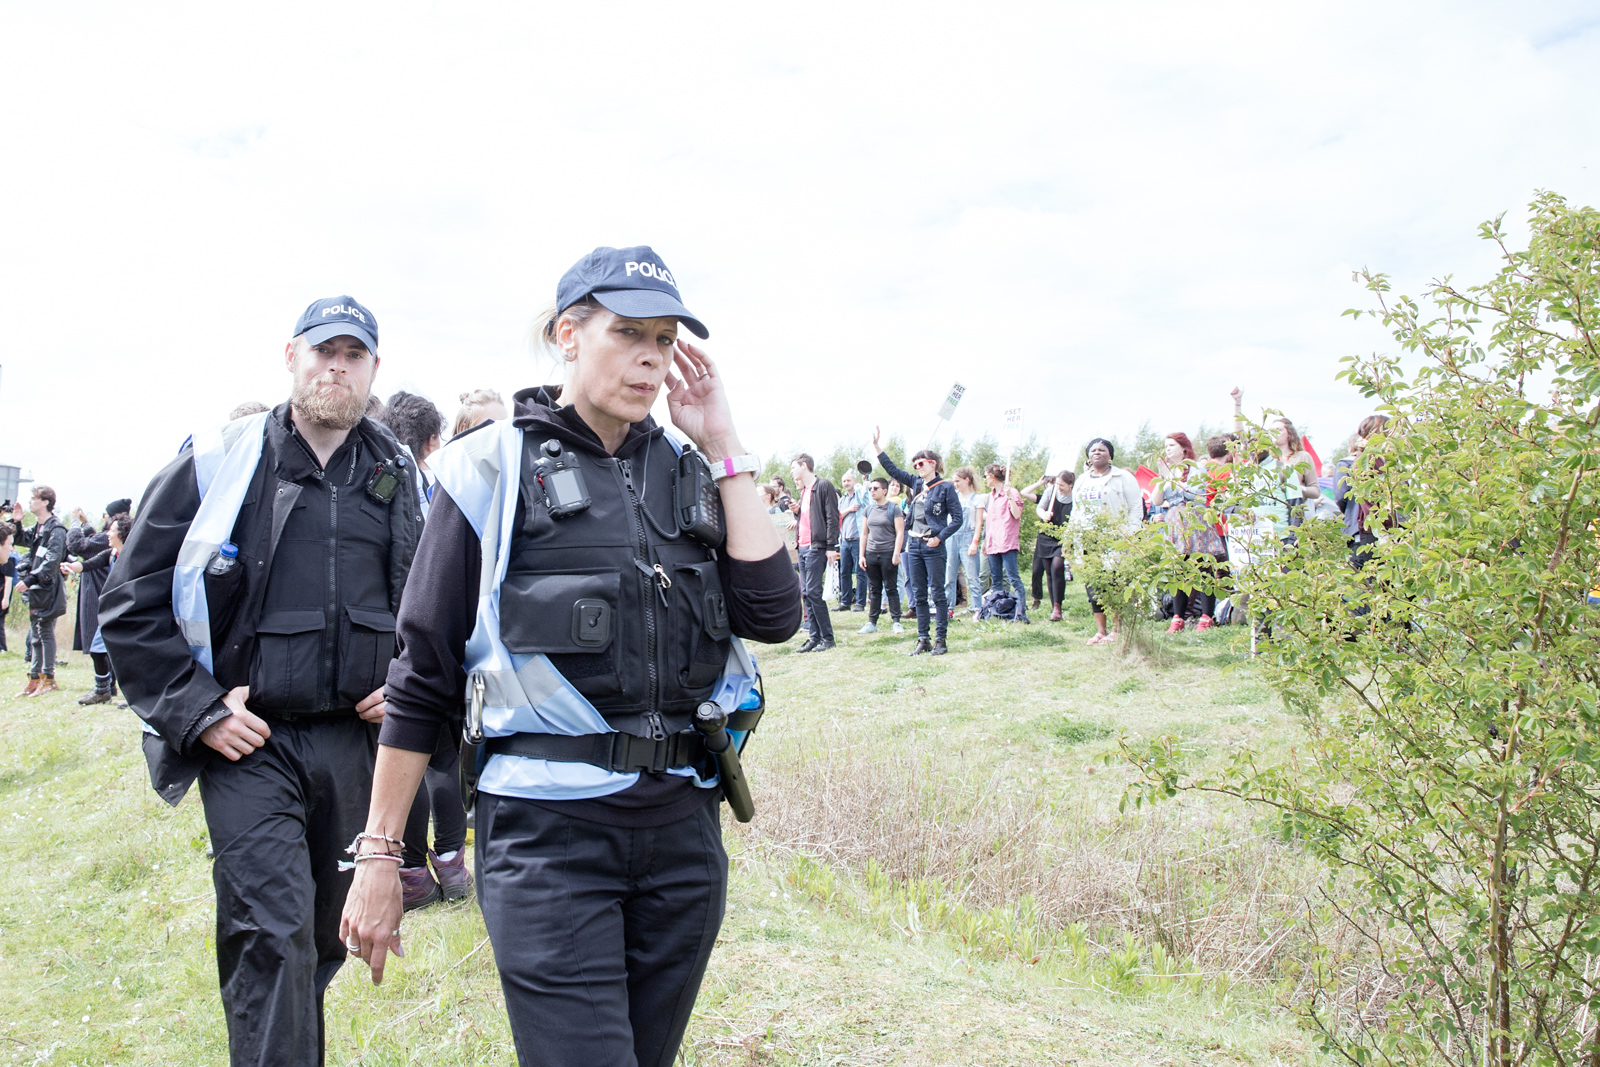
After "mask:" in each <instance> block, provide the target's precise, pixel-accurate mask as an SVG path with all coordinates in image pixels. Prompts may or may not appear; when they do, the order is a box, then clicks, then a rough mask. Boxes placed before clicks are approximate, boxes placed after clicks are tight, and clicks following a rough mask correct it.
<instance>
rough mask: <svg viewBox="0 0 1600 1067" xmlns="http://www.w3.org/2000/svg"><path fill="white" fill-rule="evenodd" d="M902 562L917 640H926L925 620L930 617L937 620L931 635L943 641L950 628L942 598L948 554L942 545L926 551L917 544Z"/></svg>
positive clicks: (926, 624)
mask: <svg viewBox="0 0 1600 1067" xmlns="http://www.w3.org/2000/svg"><path fill="white" fill-rule="evenodd" d="M901 558H902V559H903V560H904V562H905V565H906V574H907V575H908V576H909V577H910V586H911V606H912V607H913V608H915V609H916V612H917V636H918V637H927V636H928V618H929V616H930V615H933V616H937V618H936V619H935V620H934V622H935V623H936V625H935V626H934V628H933V632H934V633H935V634H936V635H937V636H939V637H943V636H944V635H945V631H946V630H947V629H948V628H949V626H950V605H949V604H948V603H946V602H945V598H944V565H945V561H946V559H948V558H949V554H948V553H947V552H946V551H945V548H944V542H942V541H941V542H940V543H939V547H938V548H926V547H923V546H922V545H921V542H917V543H916V544H915V545H913V546H912V547H911V548H909V549H907V550H906V552H905V554H904V555H903V556H902V557H901ZM930 600H931V601H932V605H931V606H930V604H929V601H930Z"/></svg>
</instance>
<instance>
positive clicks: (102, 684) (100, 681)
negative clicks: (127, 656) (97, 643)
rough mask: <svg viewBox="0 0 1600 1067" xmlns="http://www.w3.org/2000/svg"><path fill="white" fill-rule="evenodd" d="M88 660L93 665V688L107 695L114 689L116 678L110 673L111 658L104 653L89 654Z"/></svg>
mask: <svg viewBox="0 0 1600 1067" xmlns="http://www.w3.org/2000/svg"><path fill="white" fill-rule="evenodd" d="M89 660H90V662H92V663H93V664H94V687H95V688H96V689H98V690H101V691H103V692H107V693H109V692H111V691H112V690H113V689H115V688H116V687H117V676H116V675H115V674H113V673H112V671H111V657H110V656H108V655H106V654H105V653H104V652H91V653H89Z"/></svg>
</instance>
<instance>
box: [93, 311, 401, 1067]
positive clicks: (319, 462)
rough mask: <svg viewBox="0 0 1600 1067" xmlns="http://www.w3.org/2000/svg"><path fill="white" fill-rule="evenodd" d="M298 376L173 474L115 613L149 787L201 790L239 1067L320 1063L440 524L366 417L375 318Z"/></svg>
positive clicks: (159, 491)
mask: <svg viewBox="0 0 1600 1067" xmlns="http://www.w3.org/2000/svg"><path fill="white" fill-rule="evenodd" d="M284 362H285V365H286V366H287V368H288V370H289V373H290V374H291V375H292V376H293V379H294V386H293V391H292V393H291V395H290V399H289V401H288V403H285V404H280V405H279V406H278V407H276V408H274V409H273V410H272V411H270V412H262V413H259V414H255V415H251V416H248V417H246V418H241V419H238V420H235V421H233V422H230V423H228V424H227V425H226V426H225V427H223V428H221V429H220V430H218V431H213V432H211V433H209V434H198V435H196V436H195V437H193V438H191V439H190V440H189V442H186V443H185V445H184V448H183V449H182V451H181V452H180V453H179V454H178V457H177V459H175V460H173V461H172V462H171V463H170V464H168V465H167V467H166V469H165V470H163V471H162V472H161V473H160V474H158V475H156V477H155V480H154V481H152V482H151V483H150V487H149V488H148V489H147V490H146V491H145V495H144V499H143V501H142V502H141V504H140V505H139V510H138V518H137V519H136V520H135V522H134V524H133V530H132V532H131V533H130V534H129V536H128V539H127V543H126V544H125V545H124V547H123V550H122V555H121V557H120V558H119V559H118V561H117V564H116V567H115V568H114V569H113V571H112V576H111V579H110V581H109V582H108V583H107V586H106V589H105V591H104V593H103V594H102V597H101V601H100V623H101V627H102V634H103V636H104V640H105V643H106V647H107V649H108V650H109V652H110V655H111V659H112V662H113V664H114V665H115V668H116V672H117V676H118V678H119V679H121V680H122V684H123V693H124V695H125V696H126V697H127V699H128V702H129V704H130V705H131V706H132V707H133V708H134V709H135V710H136V711H137V712H138V713H139V716H140V718H142V719H143V720H144V722H145V729H146V737H145V755H146V759H147V760H148V762H149V764H150V775H151V783H152V784H153V785H154V786H155V789H156V791H157V792H158V793H160V794H161V796H162V797H163V798H164V799H165V800H166V801H167V802H168V803H170V804H174V805H175V804H177V803H178V802H179V801H180V800H181V799H182V798H183V795H184V793H185V792H187V791H188V788H189V785H190V784H191V783H193V782H194V780H195V779H196V778H197V777H198V778H199V781H200V799H201V802H202V804H203V805H204V808H205V815H206V824H207V827H208V828H209V830H210V835H211V842H212V846H213V848H214V849H215V852H216V860H215V863H214V864H213V868H212V878H213V882H214V883H215V886H216V893H217V967H218V971H219V975H220V979H221V986H222V1001H223V1006H224V1009H225V1011H226V1014H227V1023H228V1044H229V1048H230V1051H231V1060H232V1063H234V1064H235V1065H240V1064H274V1065H300V1064H317V1063H321V1062H323V1047H324V1041H323V1018H322V998H323V992H324V991H325V990H326V989H327V986H328V983H329V982H330V981H331V980H332V979H333V976H334V974H335V973H336V972H337V971H338V969H339V967H340V965H341V964H342V963H343V962H344V957H345V954H346V952H345V946H344V945H343V943H342V942H341V941H340V939H339V933H338V930H339V914H340V911H341V909H342V908H343V907H344V898H345V893H346V891H347V890H348V888H349V885H350V874H349V873H348V872H342V871H340V870H339V863H340V860H341V859H343V858H345V849H346V847H347V846H348V845H349V844H350V843H351V841H352V839H353V838H354V837H355V835H356V834H357V833H358V832H359V831H360V830H361V828H362V826H363V824H364V822H365V820H366V814H367V804H368V800H369V794H370V792H371V782H372V766H373V758H374V754H375V752H376V745H377V734H378V724H379V723H381V722H382V721H383V715H384V711H385V705H384V699H383V684H384V677H385V675H386V674H387V672H388V668H389V660H390V659H391V658H392V657H393V655H394V615H395V611H396V609H397V608H398V607H399V604H400V593H401V590H402V588H403V587H404V585H405V580H406V574H407V572H408V571H409V569H410V566H411V559H412V556H413V554H414V553H415V551H416V545H417V538H418V535H419V534H420V532H421V523H422V518H421V513H420V509H419V507H418V504H417V499H418V497H417V489H416V484H415V481H414V480H413V479H414V474H415V464H414V463H413V462H412V461H411V460H410V459H409V458H408V457H407V455H406V452H405V450H404V449H403V448H402V447H401V446H400V443H399V442H398V441H396V440H395V438H394V436H393V434H391V433H390V432H389V431H388V430H387V429H386V428H384V427H383V426H381V425H380V424H378V423H377V422H374V421H373V420H371V419H368V418H366V417H364V416H363V414H362V413H363V412H364V411H365V410H366V407H367V398H368V396H369V395H370V394H371V391H372V382H373V377H374V375H375V374H376V373H377V370H378V324H377V321H376V319H375V318H374V317H373V315H372V313H371V312H370V311H368V310H367V309H366V308H364V307H362V306H361V305H360V304H359V303H357V302H356V301H355V300H353V299H351V298H350V297H348V296H338V297H332V298H330V299H327V300H319V301H317V302H316V303H314V304H312V305H311V306H310V307H308V308H307V309H306V310H305V313H304V314H302V315H301V316H300V319H299V321H298V323H297V324H296V325H295V330H294V335H293V339H292V340H290V341H289V343H288V345H287V346H286V348H285V350H284ZM395 850H396V852H398V842H396V843H395Z"/></svg>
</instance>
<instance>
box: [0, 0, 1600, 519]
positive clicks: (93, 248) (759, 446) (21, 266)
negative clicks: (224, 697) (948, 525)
mask: <svg viewBox="0 0 1600 1067" xmlns="http://www.w3.org/2000/svg"><path fill="white" fill-rule="evenodd" d="M1113 6H1115V7H1116V10H1108V7H1113ZM0 18H3V23H0V99H3V100H4V101H5V104H4V106H3V108H0V145H3V148H4V160H5V163H4V165H3V167H0V212H3V219H4V223H3V226H4V228H3V236H0V314H3V315H4V321H5V330H4V336H5V339H6V343H5V345H4V349H3V353H0V363H3V365H4V371H3V375H0V403H3V405H4V408H5V411H6V413H7V417H6V418H4V419H3V420H0V462H3V463H12V464H17V465H20V466H22V467H24V468H26V469H28V470H30V471H31V472H32V473H33V474H34V476H35V477H36V478H37V479H39V480H40V481H43V482H48V483H50V484H53V485H54V486H55V487H56V488H57V489H58V490H59V491H60V494H61V497H62V504H63V506H69V505H71V504H82V505H84V506H85V507H86V508H87V509H88V510H90V511H91V512H92V513H94V514H98V513H99V511H100V509H101V508H102V507H103V506H104V504H105V502H106V501H108V500H110V499H112V498H114V497H117V496H122V495H131V496H134V497H135V498H137V497H138V496H139V494H140V493H141V492H142V491H143V487H144V485H145V483H146V482H147V481H148V479H149V477H150V475H151V474H153V473H154V471H155V470H157V469H159V467H160V465H161V464H162V463H164V462H165V461H166V459H167V458H168V457H170V456H171V455H172V454H173V452H174V450H175V449H176V448H177V446H178V444H179V442H181V441H182V439H183V438H184V436H185V435H186V434H187V433H188V432H189V431H190V430H191V429H192V428H196V427H198V426H202V425H206V424H210V423H215V422H219V421H221V420H222V419H223V418H224V417H225V416H226V413H227V412H228V410H229V409H230V408H232V407H233V406H234V405H235V404H236V403H238V402H239V401H241V400H245V399H259V400H262V401H265V402H269V403H276V402H278V401H279V400H281V399H282V398H284V397H285V396H287V394H288V388H289V378H288V375H287V373H286V372H285V371H284V370H283V365H282V357H281V352H282V349H283V345H284V342H285V341H286V340H287V337H288V334H289V333H290V330H291V328H292V326H293V324H294V321H295V318H296V316H297V315H298V313H299V312H300V310H301V309H302V308H303V307H304V306H305V305H306V304H308V303H309V302H311V301H312V300H314V299H316V298H318V297H323V296H333V295H338V294H341V293H350V294H352V295H354V296H355V297H356V298H357V299H359V300H361V301H362V302H364V303H365V304H366V305H367V306H369V307H370V308H372V310H373V311H374V312H375V314H376V315H377V317H378V320H379V325H380V328H381V331H382V333H381V345H380V354H381V356H382V359H383V362H382V367H381V370H380V371H379V377H378V386H379V392H380V393H381V394H382V395H384V396H387V395H388V394H389V393H390V392H392V391H393V390H394V389H396V388H400V387H405V388H408V389H414V390H417V391H420V392H423V393H425V394H427V395H429V396H430V397H432V398H433V399H434V401H435V402H436V403H438V404H439V406H440V408H441V409H442V410H444V412H445V414H446V417H447V418H448V417H449V416H450V415H452V414H453V411H454V408H455V406H456V396H457V395H458V394H459V393H460V392H462V391H463V390H466V389H469V388H473V387H478V386H484V385H491V386H495V387H498V388H500V389H501V390H502V391H504V392H507V393H509V392H510V391H511V390H513V389H516V388H518V387H520V386H523V385H527V384H533V383H534V382H536V381H539V380H543V379H545V378H546V377H548V376H549V375H550V374H552V373H553V372H552V370H551V368H550V367H549V366H548V364H545V363H542V362H539V361H537V360H536V359H535V358H534V357H533V356H532V355H531V354H530V349H529V345H528V334H529V328H530V325H531V323H532V319H533V316H534V314H535V312H536V311H537V309H538V308H539V307H541V306H542V305H544V304H546V303H547V302H548V301H549V300H550V299H551V298H552V297H553V295H554V289H555V283H556V280H557V278H558V277H559V276H560V275H561V273H562V272H563V271H564V270H565V269H566V268H567V267H568V266H569V265H570V264H571V263H572V262H573V261H574V260H575V259H577V258H578V257H579V256H580V255H582V254H583V253H585V252H587V251H588V250H589V249H591V248H593V247H594V246H596V245H601V244H607V245H628V244H650V245H653V246H654V247H655V249H656V250H657V252H659V253H660V254H661V256H662V257H663V258H664V259H665V261H666V262H667V264H668V265H669V266H670V267H671V268H672V270H673V271H674V273H675V274H676V275H677V277H678V279H679V281H680V283H681V286H682V289H683V293H684V299H685V302H686V303H687V304H688V306H689V307H690V308H691V309H693V310H694V311H695V312H696V313H697V314H698V315H699V316H700V317H701V318H702V319H703V320H704V321H705V322H706V323H707V325H708V326H709V327H710V329H711V339H710V341H709V342H708V343H707V348H708V349H709V350H710V351H711V353H712V355H713V356H714V357H716V358H717V359H718V360H719V361H720V363H721V366H722V367H723V369H724V372H725V375H726V377H727V380H728V381H729V383H730V388H731V389H732V391H733V399H734V403H735V414H736V416H737V417H738V419H739V422H740V425H741V428H742V433H743V437H744V440H745V443H746V444H747V445H748V446H749V447H751V448H752V449H754V450H756V451H758V452H760V453H761V454H762V455H764V456H765V455H770V454H772V453H774V452H785V453H787V452H789V451H791V450H794V449H796V448H808V449H812V450H815V451H827V450H828V449H829V448H831V447H832V446H833V445H834V444H835V443H836V442H839V441H841V440H846V439H850V440H856V441H865V440H866V438H867V436H868V434H869V433H870V430H871V427H872V425H873V424H874V423H878V422H881V423H882V424H883V425H884V427H885V430H886V431H889V430H894V429H898V430H900V431H902V432H904V433H906V434H907V436H909V437H911V438H925V437H926V435H927V434H928V432H929V431H930V430H931V429H932V426H933V422H934V419H933V415H934V412H935V410H936V409H937V407H938V405H939V403H940V401H941V400H942V398H943V396H944V394H945V392H946V390H947V389H948V388H949V386H950V383H951V382H952V381H954V380H957V379H959V380H960V381H962V382H964V383H965V384H966V385H967V387H968V392H967V397H966V399H965V400H964V401H963V403H962V405H961V408H960V410H959V411H958V413H957V416H956V419H955V424H954V429H955V430H956V431H958V432H960V433H962V434H964V435H966V436H967V437H969V438H970V437H973V436H976V435H978V434H980V433H982V432H984V431H990V432H993V431H997V430H998V428H999V425H1000V421H1001V412H1002V411H1003V410H1004V409H1005V408H1007V407H1010V406H1014V405H1017V404H1022V405H1024V406H1025V408H1026V411H1027V423H1028V428H1029V429H1030V430H1036V431H1038V432H1039V433H1041V434H1044V435H1048V437H1049V439H1050V442H1051V444H1052V446H1053V447H1054V448H1055V449H1056V450H1057V452H1058V453H1062V454H1064V453H1065V452H1067V451H1069V450H1070V449H1071V448H1072V447H1073V446H1075V445H1076V444H1078V443H1080V442H1081V441H1082V440H1083V439H1085V438H1087V437H1088V436H1091V435H1093V434H1098V433H1108V434H1130V433H1131V432H1132V431H1133V430H1134V429H1135V428H1136V427H1137V426H1138V424H1139V423H1140V422H1142V421H1143V420H1145V419H1149V420H1152V421H1153V423H1154V425H1155V426H1156V428H1157V429H1158V430H1162V429H1179V428H1181V429H1186V430H1192V429H1193V427H1194V426H1195V425H1196V424H1197V423H1199V422H1201V421H1207V422H1210V423H1211V424H1213V425H1215V424H1218V423H1220V422H1222V421H1224V420H1225V419H1226V417H1227V416H1228V412H1229V400H1228V398H1227V391H1228V389H1229V387H1230V386H1232V385H1234V384H1238V385H1240V386H1242V387H1243V388H1244V390H1245V393H1246V403H1247V405H1248V406H1250V407H1251V408H1252V409H1259V407H1260V406H1261V405H1264V404H1271V405H1273V406H1277V407H1281V408H1283V409H1284V410H1286V411H1287V412H1288V413H1289V414H1290V415H1291V416H1292V417H1293V418H1295V419H1296V421H1297V422H1299V423H1300V424H1302V425H1303V426H1307V427H1309V429H1310V430H1311V432H1312V433H1313V434H1314V435H1315V436H1316V437H1317V438H1318V439H1319V442H1325V444H1322V447H1323V448H1324V450H1328V449H1330V448H1331V447H1332V445H1333V444H1335V443H1336V441H1337V439H1338V438H1339V437H1341V436H1343V435H1345V434H1347V433H1348V432H1349V431H1350V430H1351V429H1352V428H1353V427H1354V424H1355V423H1356V421H1358V420H1359V418H1360V417H1361V416H1362V415H1364V414H1366V409H1365V407H1364V406H1363V404H1362V403H1361V400H1360V398H1359V397H1358V396H1356V395H1355V394H1354V393H1353V392H1352V391H1351V390H1349V389H1348V388H1345V387H1342V386H1341V385H1339V384H1338V383H1336V382H1335V381H1334V380H1333V376H1334V373H1335V372H1336V370H1337V369H1338V361H1339V359H1340V357H1342V356H1345V355H1348V354H1350V353H1352V352H1357V351H1370V350H1371V349H1373V348H1376V347H1381V346H1382V345H1383V344H1384V342H1385V340H1386V339H1385V338H1384V337H1383V336H1382V335H1381V334H1380V333H1379V332H1378V331H1377V328H1376V327H1374V326H1367V325H1362V324H1352V323H1351V322H1350V321H1349V320H1348V319H1342V318H1340V315H1339V313H1340V312H1341V311H1342V310H1344V309H1345V308H1347V307H1350V306H1352V305H1356V304H1363V305H1364V304H1365V300H1364V296H1363V294H1362V293H1361V292H1360V290H1359V289H1358V288H1357V287H1356V286H1354V285H1353V284H1352V283H1351V280H1350V279H1351V272H1352V270H1353V269H1355V268H1358V267H1361V266H1363V265H1365V266H1370V267H1373V268H1375V269H1381V270H1386V271H1389V272H1391V273H1393V274H1394V275H1395V277H1396V283H1397V287H1399V288H1401V289H1404V290H1407V291H1416V290H1417V289H1419V288H1420V287H1421V286H1422V285H1423V284H1424V283H1425V282H1426V281H1427V280H1428V279H1430V278H1433V277H1436V276H1438V275H1441V274H1444V273H1450V272H1454V273H1455V274H1456V275H1457V276H1458V277H1461V278H1472V279H1476V278H1480V277H1482V276H1483V275H1484V274H1485V273H1486V271H1487V269H1488V268H1489V267H1490V261H1489V258H1488V254H1487V250H1486V249H1485V248H1484V247H1483V246H1482V244H1481V242H1479V241H1478V240H1477V239H1476V237H1475V231H1476V228H1477V225H1478V224H1479V223H1480V222H1481V221H1483V220H1484V219H1486V218H1489V217H1491V216H1493V215H1495V214H1498V213H1500V212H1509V213H1510V216H1511V217H1512V218H1514V219H1520V217H1521V216H1522V214H1523V206H1524V205H1525V204H1526V202H1527V201H1528V200H1529V199H1530V197H1531V196H1532V195H1533V193H1534V191H1535V190H1536V189H1540V188H1550V189H1555V190H1557V191H1559V192H1562V193H1564V194H1565V195H1567V196H1568V197H1569V198H1570V199H1572V200H1573V201H1576V202H1580V203H1589V204H1592V203H1595V202H1596V201H1597V200H1600V195H1597V190H1596V184H1597V181H1600V117H1597V116H1600V109H1597V102H1600V93H1597V90H1600V8H1597V7H1596V5H1595V4H1593V3H1590V4H1576V3H1574V4H1559V3H1530V2H1523V3H1519V4H1515V5H1513V4H1504V3H1500V4H1462V3H1437V4H1393V3H1385V4H1351V3H1341V4H1337V5H1335V4H1293V5H1287V4H1281V3H1272V4H1227V3H1222V4H1194V3H1190V2H1184V3H1170V4H1135V5H1105V4H1094V5H1089V4H1062V3H1050V4H1040V5H1020V4H1019V5H1002V4H987V5H975V4H963V5H959V6H951V5H940V4H930V3H920V4H915V5H912V4H897V5H888V4H860V3H854V4H847V5H837V6H835V5H829V4H793V5H784V6H783V7H782V8H781V9H779V8H775V7H774V6H772V5H755V4H726V5H704V4H662V3H655V4H633V3H622V2H612V3H608V4H605V5H600V6H596V5H589V4H566V5H561V6H559V7H556V6H552V5H530V4H525V3H524V4H503V5H494V4H474V5H462V4H411V3H395V2H386V3H382V4H378V3H326V2H325V3H319V4H315V5H304V6H302V5H295V4H285V3H278V4H273V5H264V6H257V7H255V8H246V7H243V6H239V5H222V4H204V5H201V4H195V5H178V4H153V5H127V4H115V5H113V4H94V3H75V4H72V5H50V4H23V3H16V2H5V3H4V4H3V5H0ZM1521 229H1522V228H1521V226H1520V225H1519V226H1518V227H1517V231H1518V232H1519V233H1520V232H1521Z"/></svg>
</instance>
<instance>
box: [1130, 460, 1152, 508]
mask: <svg viewBox="0 0 1600 1067" xmlns="http://www.w3.org/2000/svg"><path fill="white" fill-rule="evenodd" d="M1133 477H1134V480H1135V481H1137V482H1138V483H1139V488H1140V489H1142V490H1143V491H1144V498H1145V499H1146V500H1149V499H1150V487H1151V486H1153V485H1154V484H1155V482H1156V472H1155V471H1153V470H1151V469H1150V468H1149V467H1146V466H1145V465H1144V464H1143V463H1141V464H1139V467H1138V469H1137V470H1135V471H1134V472H1133Z"/></svg>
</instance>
